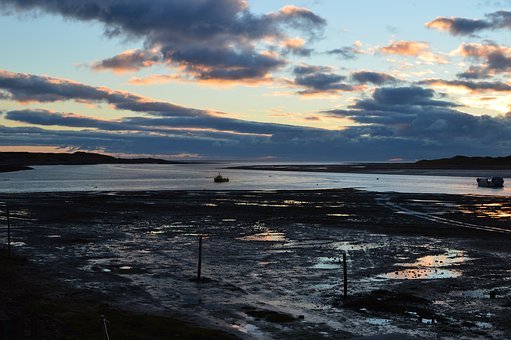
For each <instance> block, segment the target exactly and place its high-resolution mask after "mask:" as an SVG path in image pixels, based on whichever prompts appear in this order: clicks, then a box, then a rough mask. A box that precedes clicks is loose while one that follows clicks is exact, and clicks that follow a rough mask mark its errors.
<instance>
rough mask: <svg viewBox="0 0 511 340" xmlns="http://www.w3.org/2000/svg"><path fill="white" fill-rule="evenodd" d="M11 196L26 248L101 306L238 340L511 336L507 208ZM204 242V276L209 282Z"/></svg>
mask: <svg viewBox="0 0 511 340" xmlns="http://www.w3.org/2000/svg"><path fill="white" fill-rule="evenodd" d="M0 201H1V202H4V203H6V204H8V205H9V207H10V209H11V212H12V213H11V214H12V216H11V219H12V227H13V234H12V238H13V242H14V243H13V246H14V248H13V251H14V253H15V254H16V255H19V256H23V257H26V258H27V259H28V263H29V265H30V266H35V268H37V270H39V271H41V272H44V273H45V275H47V276H48V277H50V278H51V279H52V280H55V282H57V283H58V285H60V286H61V287H66V288H61V289H62V290H63V291H67V290H69V291H73V292H80V293H76V294H78V295H80V294H81V295H84V296H88V299H86V300H87V301H88V303H89V304H92V305H94V304H99V305H101V304H105V305H106V306H108V308H111V309H113V310H116V311H123V312H126V313H143V314H148V315H154V316H158V317H168V316H169V315H171V316H172V317H173V318H175V317H177V318H178V319H180V320H184V322H187V323H190V322H191V323H192V324H193V325H201V326H203V327H206V328H213V329H218V330H221V331H223V332H227V333H228V334H232V335H234V336H237V337H241V338H268V337H273V338H282V337H293V338H294V337H316V338H321V337H325V338H328V337H337V338H350V337H357V336H369V335H377V334H401V335H407V336H412V337H416V336H419V337H438V336H442V337H443V336H446V337H463V336H464V337H478V336H483V337H497V338H506V337H509V336H511V326H510V325H511V316H510V313H509V312H510V311H511V292H510V291H509V286H510V278H509V276H510V275H509V274H510V273H511V261H510V258H511V250H510V248H509V243H510V242H511V224H510V223H509V221H510V218H511V203H510V202H509V200H508V199H507V198H506V197H491V196H484V197H479V196H463V195H435V194H397V193H372V192H364V191H357V190H351V189H346V190H318V191H274V192H268V191H267V192H261V191H167V192H123V193H120V192H101V193H36V194H0ZM199 235H202V236H203V238H204V240H203V256H204V258H203V267H202V273H203V277H205V278H206V280H204V281H203V282H202V283H200V284H197V283H196V282H194V281H193V278H195V277H196V274H197V272H196V271H197V257H198V237H199ZM342 253H346V254H347V258H348V277H349V280H348V282H349V286H348V287H349V289H348V292H349V298H348V299H347V300H343V299H342V297H341V292H342V268H341V265H340V263H339V259H340V255H341V254H342ZM2 268H4V267H2ZM25 275H27V274H25ZM20 282H23V281H20ZM28 286H29V285H28V283H27V287H28ZM43 286H45V285H43ZM47 293H48V292H44V289H42V293H41V294H43V295H44V294H47ZM1 294H2V295H3V302H4V303H6V304H7V305H8V302H5V301H7V300H8V299H6V294H7V292H6V291H4V290H2V293H1ZM64 296H65V298H66V299H71V297H70V295H66V294H64ZM99 296H101V298H98V297H99ZM105 296H108V299H107V300H106V301H105V299H104V297H105ZM27 299H28V298H27ZM4 309H5V308H4ZM7 309H8V308H7ZM27 312H31V311H27ZM32 312H33V311H32ZM114 315H115V313H114ZM53 317H54V318H57V319H58V318H59V317H58V315H53ZM107 317H108V315H107ZM64 319H65V318H64ZM115 326H118V324H117V325H115V324H112V325H111V327H115Z"/></svg>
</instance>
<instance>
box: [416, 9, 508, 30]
mask: <svg viewBox="0 0 511 340" xmlns="http://www.w3.org/2000/svg"><path fill="white" fill-rule="evenodd" d="M485 17H486V19H466V18H458V17H449V18H447V17H439V18H436V19H434V20H432V21H430V22H428V23H426V27H428V28H432V29H436V30H439V31H445V32H448V33H450V34H452V35H474V34H475V33H477V32H480V31H483V30H496V29H502V28H507V29H511V12H509V11H497V12H494V13H490V14H486V16H485Z"/></svg>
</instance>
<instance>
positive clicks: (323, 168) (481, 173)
mask: <svg viewBox="0 0 511 340" xmlns="http://www.w3.org/2000/svg"><path fill="white" fill-rule="evenodd" d="M226 169H237V170H261V171H299V172H331V173H359V174H375V175H378V174H379V175H412V176H456V177H490V176H500V177H506V178H510V177H511V169H500V168H499V169H492V168H485V169H456V168H448V169H445V168H431V169H424V168H410V167H402V168H401V167H399V166H397V165H396V166H394V165H393V166H392V167H391V168H389V167H384V168H381V167H379V166H372V165H367V166H364V165H328V164H327V165H249V166H236V167H227V168H226Z"/></svg>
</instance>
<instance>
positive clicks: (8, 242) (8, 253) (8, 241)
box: [5, 206, 11, 256]
mask: <svg viewBox="0 0 511 340" xmlns="http://www.w3.org/2000/svg"><path fill="white" fill-rule="evenodd" d="M5 213H6V215H7V255H8V256H11V217H10V211H9V206H6V207H5Z"/></svg>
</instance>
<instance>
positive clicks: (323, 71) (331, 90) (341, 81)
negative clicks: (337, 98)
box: [293, 64, 357, 95]
mask: <svg viewBox="0 0 511 340" xmlns="http://www.w3.org/2000/svg"><path fill="white" fill-rule="evenodd" d="M293 74H294V75H295V79H294V81H293V85H295V86H298V87H302V88H304V90H301V91H299V92H298V93H299V94H301V95H317V94H338V93H340V92H345V91H356V90H357V88H356V87H355V86H353V85H350V84H349V83H347V82H345V80H346V77H345V76H342V75H340V74H337V73H335V71H334V69H333V68H332V67H329V66H313V65H307V64H302V65H299V66H296V67H295V68H294V69H293Z"/></svg>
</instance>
